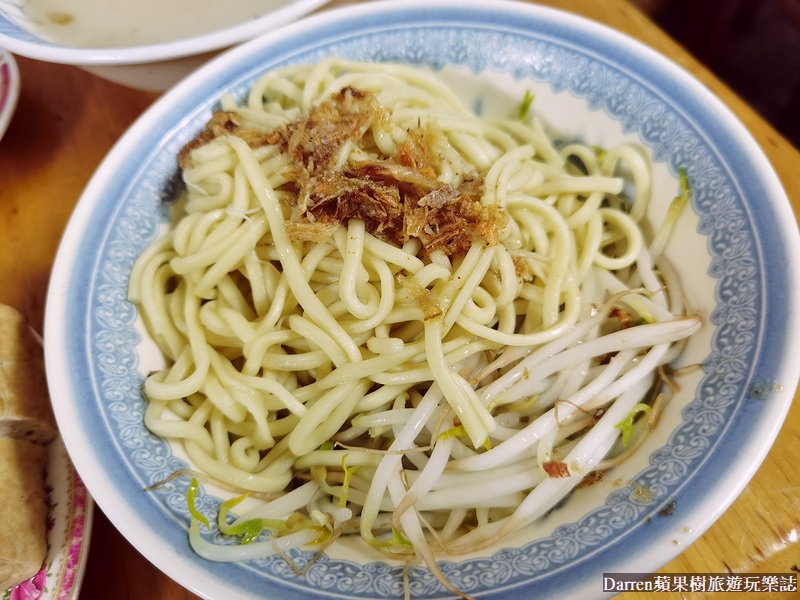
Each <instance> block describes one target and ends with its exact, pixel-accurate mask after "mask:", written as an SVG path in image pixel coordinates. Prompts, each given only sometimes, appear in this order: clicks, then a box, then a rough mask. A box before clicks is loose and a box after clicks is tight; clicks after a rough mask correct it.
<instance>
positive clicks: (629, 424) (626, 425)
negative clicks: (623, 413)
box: [614, 402, 650, 446]
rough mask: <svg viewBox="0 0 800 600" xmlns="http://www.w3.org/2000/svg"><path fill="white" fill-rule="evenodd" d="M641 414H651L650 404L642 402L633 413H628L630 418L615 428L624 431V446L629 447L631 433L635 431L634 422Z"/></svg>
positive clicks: (623, 420) (632, 410)
mask: <svg viewBox="0 0 800 600" xmlns="http://www.w3.org/2000/svg"><path fill="white" fill-rule="evenodd" d="M640 412H643V413H649V412H650V405H649V404H642V403H641V402H640V403H639V404H637V405H635V406H634V407H633V408H632V409H631V412H629V413H628V416H627V417H625V418H624V419H622V421H620V422H619V423H617V424H616V425H615V426H614V427H617V428H619V429H622V445H623V446H627V445H628V440H629V439H630V437H631V432H632V431H633V421H634V420H635V419H636V415H638V414H639V413H640Z"/></svg>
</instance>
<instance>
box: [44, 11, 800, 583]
mask: <svg viewBox="0 0 800 600" xmlns="http://www.w3.org/2000/svg"><path fill="white" fill-rule="evenodd" d="M793 222H794V221H793V219H792V217H791V209H790V208H789V204H788V201H787V199H786V197H785V194H784V193H783V191H782V189H781V187H780V184H779V182H778V180H777V177H776V176H775V174H774V172H773V171H772V169H771V167H770V166H769V164H768V163H767V161H766V159H765V157H764V156H763V154H762V153H761V152H760V150H759V149H758V147H757V146H756V145H755V143H754V142H753V140H752V139H751V138H750V137H749V135H748V134H747V132H746V131H745V130H744V128H743V127H742V126H741V124H739V123H738V122H737V121H736V120H735V118H734V117H733V116H732V115H731V114H730V113H729V112H728V110H727V109H726V108H725V107H724V106H722V104H721V103H720V102H719V101H718V100H717V99H715V98H714V97H713V96H712V95H711V94H710V93H709V92H708V91H707V90H705V89H704V88H703V87H702V86H701V85H700V84H699V83H698V82H696V81H695V80H694V79H693V78H691V77H690V76H689V75H687V74H686V73H685V72H683V71H682V70H680V69H679V68H678V67H676V66H675V65H673V64H672V63H670V62H669V61H667V60H666V59H664V58H663V57H660V56H659V55H657V54H655V53H654V52H652V51H650V50H648V49H647V48H645V47H643V46H642V45H640V44H638V43H637V42H634V41H632V40H630V39H628V38H626V37H624V36H621V35H620V34H618V33H615V32H613V31H611V30H609V29H606V28H604V27H601V26H599V25H597V24H594V23H592V22H589V21H586V20H583V19H580V18H577V17H575V16H571V15H567V14H564V13H561V12H558V11H552V10H548V9H543V8H540V7H536V6H529V5H521V4H516V3H502V2H498V3H491V4H490V3H482V2H467V3H464V2H460V3H453V2H447V1H445V2H442V1H426V2H403V3H378V4H374V5H365V6H359V7H355V8H349V9H343V10H341V11H332V12H330V13H328V14H324V15H319V16H316V17H314V18H311V19H308V20H306V21H303V22H300V23H297V24H295V25H292V26H291V27H288V28H286V29H285V30H284V31H282V32H280V33H277V34H274V35H272V36H270V37H269V38H262V39H259V40H256V41H253V42H251V43H248V44H246V45H244V46H242V47H240V48H237V49H235V50H233V51H230V52H229V53H226V54H225V55H223V56H221V57H219V58H218V59H216V60H215V61H213V62H212V63H209V64H208V65H207V66H205V67H203V68H202V69H201V70H200V71H198V72H197V73H195V74H194V75H192V76H191V77H189V78H187V79H186V80H185V81H184V82H182V83H181V84H180V85H179V86H177V87H176V88H175V89H173V90H172V91H171V92H170V93H169V94H167V95H166V96H165V97H164V98H162V99H161V100H160V101H159V102H157V103H156V104H155V105H154V106H153V107H152V108H151V109H150V110H149V111H148V112H147V113H145V115H143V117H142V118H141V119H140V120H139V121H138V122H137V123H136V124H135V125H134V126H133V127H132V128H131V130H130V131H129V132H128V133H127V134H126V135H125V136H124V137H123V138H122V139H121V140H120V142H119V143H118V144H117V146H116V147H115V148H114V150H113V151H112V152H111V153H110V155H109V156H108V157H107V158H106V160H105V161H104V163H103V164H102V165H101V167H100V168H99V170H98V172H97V174H96V175H95V177H94V178H93V180H92V181H91V183H90V184H89V186H88V187H87V189H86V191H85V193H84V196H83V197H82V199H81V201H80V202H79V204H78V206H77V208H76V211H75V213H74V215H73V217H72V220H71V221H70V225H69V227H68V229H67V231H66V233H65V236H64V239H63V241H62V244H61V248H60V250H59V254H58V258H57V261H56V264H55V267H54V270H53V273H54V275H53V278H52V281H51V286H50V291H49V296H48V305H47V321H46V331H45V334H46V335H45V339H46V351H47V363H48V378H49V382H50V385H51V389H52V390H53V395H54V404H55V406H56V413H57V418H58V420H59V425H60V428H61V430H62V431H63V432H64V439H65V442H66V444H67V447H68V449H69V451H70V453H71V455H72V457H73V460H74V462H75V464H76V466H77V468H78V469H79V471H80V473H81V476H82V478H83V479H84V480H85V481H86V484H87V486H88V488H89V490H90V491H91V493H92V495H93V496H94V497H95V498H96V501H97V502H98V504H99V505H100V507H101V508H102V509H103V511H104V512H105V513H106V514H107V515H108V516H109V518H110V519H111V521H112V522H113V523H114V524H115V526H116V527H117V528H119V529H120V531H121V532H122V533H123V534H124V535H125V536H126V537H127V538H128V539H129V540H130V541H131V543H132V544H133V545H134V546H135V547H136V548H137V549H138V550H139V551H141V552H142V553H143V554H144V555H145V556H146V557H147V558H148V559H149V560H151V561H152V562H154V563H155V564H156V565H157V566H158V567H159V568H161V569H162V570H164V571H165V572H166V573H167V574H168V575H170V576H171V577H173V578H174V579H176V580H177V581H178V582H180V583H181V584H183V585H185V586H186V587H187V588H189V589H191V590H193V591H194V592H196V593H198V594H200V595H202V596H204V597H208V598H226V599H227V598H263V597H267V598H277V597H291V598H297V599H301V598H312V597H318V596H319V595H320V594H322V595H327V596H332V597H348V598H394V597H403V596H404V595H405V596H406V597H411V598H446V597H454V596H461V597H487V598H488V597H491V598H514V597H520V595H529V594H532V593H533V590H535V592H536V594H537V596H541V597H553V598H573V597H574V598H585V597H591V596H595V595H600V594H601V593H602V592H601V591H600V590H601V587H600V586H601V579H602V574H603V573H604V572H641V573H648V572H652V571H655V570H656V569H658V568H659V567H660V566H662V565H663V564H664V563H666V562H667V561H668V560H670V559H671V558H672V557H674V556H675V555H676V554H677V553H679V552H680V551H681V550H682V549H683V548H684V547H686V546H687V545H688V544H690V543H691V542H692V541H693V540H694V539H695V538H696V537H697V536H699V535H700V534H701V533H702V532H703V531H704V530H705V529H706V528H707V527H708V526H709V525H710V524H711V523H712V522H713V520H714V519H715V518H716V516H718V515H719V514H720V513H721V510H722V508H724V507H726V506H727V505H729V504H730V503H731V502H732V501H733V500H734V499H735V497H736V496H737V495H738V493H739V492H740V491H741V490H742V488H743V487H744V485H746V482H747V481H748V480H749V478H750V477H751V476H752V474H753V473H754V472H755V469H756V468H757V467H758V465H759V463H760V462H761V460H762V459H763V457H764V456H765V454H766V452H767V450H768V449H769V446H770V444H771V443H772V441H773V440H774V438H775V435H777V431H778V429H779V428H780V424H781V422H782V420H783V418H784V416H785V414H786V411H787V410H788V406H789V404H790V402H791V399H792V395H793V390H794V386H795V385H796V382H797V377H798V366H797V365H795V364H790V363H789V361H788V360H787V358H786V357H787V356H788V349H789V348H790V347H791V346H792V344H793V341H792V340H793V339H796V338H797V334H798V333H799V332H798V329H800V325H798V321H797V317H796V316H795V315H794V314H793V311H792V310H791V309H792V307H794V306H795V305H796V303H797V297H796V294H797V292H796V290H797V289H798V286H797V285H796V282H797V280H798V265H797V263H796V260H795V258H794V257H795V256H797V252H798V250H800V241H798V235H797V231H796V228H793V226H792V225H791V224H792V223H793ZM776 286H779V287H780V289H782V290H787V291H786V292H785V293H782V294H774V293H770V294H767V290H768V289H769V290H774V289H776ZM665 509H666V510H665ZM667 514H670V515H671V516H669V517H667V516H660V515H667ZM576 569H579V572H580V573H581V577H575V572H576Z"/></svg>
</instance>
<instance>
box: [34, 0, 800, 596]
mask: <svg viewBox="0 0 800 600" xmlns="http://www.w3.org/2000/svg"><path fill="white" fill-rule="evenodd" d="M329 55H339V56H342V57H344V58H350V59H358V60H368V61H376V62H382V61H393V62H402V63H407V64H412V65H418V66H420V67H428V68H433V69H434V70H437V71H439V72H440V73H441V76H442V77H443V78H445V79H446V80H447V81H448V82H449V83H450V84H451V85H452V86H453V87H454V88H455V90H456V93H457V94H458V95H459V96H460V97H461V98H462V100H463V101H464V103H465V105H466V106H468V107H480V108H481V109H482V110H483V112H484V114H490V113H493V112H499V113H503V112H505V114H508V111H510V110H514V107H515V106H518V104H519V102H520V99H521V98H522V97H523V95H524V93H525V90H526V89H530V90H531V91H532V92H533V93H534V94H535V97H536V100H535V104H534V109H535V110H536V111H537V112H538V114H539V115H541V116H542V117H543V118H544V119H545V120H546V121H548V122H549V123H550V125H551V126H552V127H553V128H554V129H555V130H557V131H560V132H561V136H560V137H562V139H563V140H571V139H575V138H581V139H583V140H584V141H586V142H588V143H590V144H597V145H600V146H602V147H610V146H613V145H615V144H618V143H621V142H632V143H636V144H639V145H640V146H641V147H642V148H643V149H644V151H645V152H646V153H647V154H648V155H649V156H650V158H651V159H652V161H653V165H654V166H653V169H654V171H653V177H654V189H655V196H654V198H653V201H652V203H651V206H650V209H649V212H648V217H649V218H650V219H651V221H653V222H656V223H659V222H660V221H661V220H662V219H663V218H664V214H665V213H666V210H667V206H668V205H669V202H670V200H671V199H672V198H673V197H674V196H675V195H676V193H677V191H678V189H679V186H678V179H677V168H678V167H679V166H681V165H683V166H685V167H686V170H687V171H688V175H689V178H690V180H691V182H692V184H693V194H692V202H691V209H687V210H685V211H684V213H683V214H682V215H681V218H680V219H679V222H678V224H677V230H676V235H675V237H674V239H673V241H674V242H675V243H671V244H670V245H669V248H668V256H669V258H670V260H671V261H672V263H673V264H674V265H677V266H678V268H679V269H680V273H681V278H682V279H683V282H684V289H685V293H686V301H687V303H688V305H689V306H691V307H692V309H693V310H697V311H699V313H700V315H701V316H702V317H703V320H704V326H703V328H702V329H701V330H700V331H699V332H698V333H697V334H695V335H694V336H693V337H692V339H691V340H690V342H689V344H688V345H687V348H686V351H685V354H684V355H683V356H682V358H681V361H682V363H683V364H692V363H702V364H703V368H702V370H698V371H695V372H694V373H692V374H691V375H686V376H685V377H683V378H682V379H681V384H682V390H681V392H680V393H679V394H677V395H676V396H675V397H674V398H673V399H672V400H671V401H670V403H669V404H668V405H667V407H666V409H665V412H664V413H663V416H662V417H661V420H660V422H659V426H658V428H656V430H655V432H654V433H653V434H652V435H651V436H650V437H649V438H648V439H647V440H646V442H645V443H644V444H643V446H642V447H641V448H640V449H639V451H638V453H637V454H636V455H635V456H634V457H633V458H631V459H630V460H629V461H627V462H626V463H624V464H623V465H622V466H620V467H617V468H616V469H615V470H614V472H613V474H609V475H608V476H607V477H606V478H605V479H604V481H602V482H600V483H597V484H595V485H593V486H592V487H589V488H584V489H580V490H576V491H575V492H574V493H573V494H572V496H570V498H569V499H568V500H567V501H566V503H564V504H563V505H562V506H560V507H559V508H558V509H556V510H553V511H551V512H550V513H549V514H548V515H547V516H546V517H545V518H543V519H540V520H539V521H537V522H536V523H534V524H532V525H531V526H529V527H527V528H525V529H524V530H522V531H520V532H518V533H517V534H515V535H514V536H513V537H511V538H510V539H507V540H504V542H503V545H502V547H494V548H490V549H488V550H486V551H484V552H481V553H477V554H474V555H470V556H464V557H457V558H455V559H453V558H450V559H447V560H443V561H442V562H441V563H440V566H441V569H442V571H443V572H444V573H445V575H446V576H447V577H448V578H449V579H450V581H451V582H452V583H453V584H454V585H456V586H457V587H458V588H459V589H461V590H463V591H464V592H467V593H469V594H472V595H475V596H480V597H482V598H488V597H492V598H508V599H512V598H521V597H533V596H534V595H535V596H536V597H538V598H559V599H565V598H576V599H577V598H580V599H584V598H591V597H597V596H603V593H602V591H601V589H602V587H601V586H602V574H603V573H604V572H643V573H644V572H652V571H655V570H656V569H658V568H659V567H660V566H661V565H663V564H665V563H666V562H668V561H669V560H670V559H671V558H673V557H674V556H675V555H677V554H678V553H679V552H681V551H682V550H683V549H684V548H686V547H687V546H688V545H689V544H691V543H692V542H693V541H694V540H695V539H696V538H697V537H698V536H699V535H700V534H701V533H702V532H703V531H704V530H705V529H706V528H707V527H708V526H709V525H710V524H711V523H712V522H713V521H714V520H715V519H716V518H717V517H718V516H719V515H721V514H722V512H723V511H724V509H725V508H726V507H727V506H728V505H729V504H730V503H731V502H732V501H733V500H734V499H735V498H736V496H737V495H738V494H739V493H740V492H741V490H742V489H743V488H744V486H745V485H746V483H747V481H748V480H749V479H750V477H751V476H752V475H753V473H754V472H755V470H756V468H757V467H758V465H759V463H760V462H761V461H762V459H763V458H764V456H765V455H766V453H767V451H768V449H769V447H770V445H771V443H772V441H773V440H774V439H775V436H776V435H777V432H778V430H779V428H780V425H781V422H782V420H783V418H784V417H785V415H786V412H787V410H788V407H789V404H790V403H791V400H792V396H793V390H794V388H795V386H796V384H797V379H798V373H799V372H800V362H798V361H797V360H795V359H793V358H792V357H793V356H796V351H797V343H798V342H797V341H798V340H800V317H798V312H797V310H796V307H797V306H798V305H799V304H800V297H799V296H798V290H800V262H798V257H800V239H799V237H798V231H797V227H796V224H795V223H796V221H795V218H794V216H793V215H792V211H791V208H790V206H789V203H788V201H787V198H786V196H785V194H784V192H783V190H782V188H781V185H780V183H779V181H778V179H777V177H776V176H775V173H774V172H773V170H772V168H771V167H770V165H769V163H768V162H767V160H766V158H765V157H764V155H763V154H762V152H761V151H760V149H759V148H758V146H757V145H756V143H755V142H754V141H753V139H752V138H751V137H750V135H749V134H748V133H747V131H746V130H745V129H744V127H743V126H742V125H741V124H740V123H739V122H738V121H737V120H736V118H735V117H734V116H733V115H732V114H731V113H730V111H728V109H727V108H725V106H723V105H722V103H721V102H720V101H719V100H718V99H717V98H715V97H714V96H713V95H712V94H711V93H710V92H709V91H708V90H707V89H705V88H704V87H703V86H702V85H701V84H700V83H698V82H697V81H696V80H695V79H694V78H692V77H691V76H690V75H688V74H687V73H686V72H685V71H683V70H682V69H680V68H679V67H677V66H676V65H675V64H673V63H671V62H669V61H668V60H666V59H665V58H663V57H662V56H660V55H658V54H656V53H655V52H653V51H652V50H650V49H648V48H646V47H645V46H643V45H642V44H640V43H638V42H635V41H633V40H631V39H630V38H627V37H625V36H623V35H621V34H619V33H617V32H615V31H612V30H610V29H608V28H605V27H602V26H600V25H598V24H596V23H593V22H590V21H587V20H584V19H581V18H578V17H576V16H574V15H569V14H566V13H562V12H557V11H552V10H548V9H544V8H541V7H537V6H535V5H528V4H517V3H507V2H478V1H475V0H459V1H458V2H445V1H443V0H412V1H404V2H394V3H393V2H389V3H376V4H366V5H361V6H358V7H353V8H352V9H344V10H341V11H330V12H326V13H322V14H320V15H317V16H315V17H313V18H310V19H307V20H304V21H302V22H298V23H295V24H293V25H290V26H288V27H286V28H284V29H283V30H281V31H279V32H276V33H274V34H271V35H270V36H269V37H263V38H260V39H258V40H255V41H253V42H251V43H248V44H246V45H243V46H241V47H239V48H235V49H233V50H232V51H230V52H228V53H226V54H225V55H224V56H221V57H219V58H218V59H216V60H214V61H213V62H211V63H209V64H208V65H206V66H205V67H203V68H202V69H201V70H199V71H198V72H196V73H195V74H193V75H192V76H190V77H189V78H187V79H186V80H184V81H183V82H182V83H181V84H179V85H178V86H177V87H176V88H174V89H173V90H172V91H171V92H170V93H168V94H167V95H165V96H164V97H163V98H162V99H160V100H159V101H158V102H157V103H156V104H154V105H153V107H152V108H151V109H150V110H148V112H147V113H146V114H145V115H144V116H143V117H142V118H141V119H140V120H139V121H138V122H137V123H136V124H135V125H134V126H133V127H132V128H131V130H130V131H129V132H128V133H127V134H126V135H125V136H124V137H123V138H122V139H121V140H120V141H119V143H118V144H117V146H116V147H115V148H114V149H113V150H112V152H111V153H110V155H109V156H108V157H107V158H106V160H105V161H104V162H103V164H102V165H101V166H100V168H99V170H98V171H97V173H96V175H95V176H94V178H93V179H92V181H91V183H90V184H89V186H88V187H87V189H86V191H85V193H84V195H83V197H82V198H81V200H80V202H79V204H78V206H77V208H76V210H75V213H74V215H73V217H72V220H71V221H70V224H69V227H68V229H67V231H66V233H65V235H64V238H63V241H62V244H61V248H60V250H59V253H58V257H57V260H56V263H55V266H54V269H53V278H52V280H51V284H50V290H49V295H48V300H47V314H46V330H45V334H46V335H45V339H46V352H47V366H48V379H49V382H50V386H51V389H52V394H53V398H54V404H55V406H56V414H57V417H58V421H59V425H60V427H61V430H62V431H63V432H64V438H65V441H66V444H67V447H68V449H69V451H70V453H71V455H72V457H73V460H74V461H75V463H76V465H77V467H78V469H79V471H80V473H81V476H82V477H83V478H84V480H85V481H86V484H87V486H88V487H89V490H90V491H91V493H92V495H93V496H94V497H95V499H96V501H97V502H98V504H99V505H100V506H101V508H102V509H103V511H104V512H105V513H106V514H107V515H108V516H109V518H110V519H111V521H112V522H113V523H114V524H115V526H116V527H118V528H119V529H120V531H121V532H122V533H123V534H124V535H125V536H126V537H127V538H128V539H129V540H130V541H131V543H132V544H133V545H134V546H136V548H137V549H138V550H139V551H141V552H142V553H143V554H144V555H145V556H146V557H148V558H149V559H150V560H151V561H152V562H154V563H155V564H156V565H157V566H158V567H160V568H161V569H163V570H164V571H165V572H166V573H167V574H168V575H170V576H171V577H173V578H175V579H176V580H177V581H179V582H180V583H182V584H183V585H185V586H186V587H188V588H190V589H192V590H193V591H195V592H196V593H198V594H200V595H202V596H204V597H208V598H214V599H220V600H222V599H225V600H228V599H244V598H264V597H266V598H271V599H277V598H280V599H282V600H307V599H309V598H315V597H319V596H318V594H323V595H326V596H331V597H339V598H343V597H347V598H393V597H402V592H403V586H402V577H401V566H398V565H389V564H386V563H385V562H383V561H382V560H381V559H380V557H377V558H376V556H375V554H372V553H371V552H369V551H366V550H365V548H366V547H365V546H361V545H359V544H357V543H356V541H358V542H360V540H352V541H349V542H348V541H341V542H337V543H336V544H334V545H333V546H332V547H331V548H330V549H329V551H328V552H327V553H326V556H325V557H323V558H322V559H321V560H319V561H318V562H317V563H315V564H314V566H313V567H312V568H311V569H310V570H309V572H308V573H307V574H306V575H305V576H304V577H302V578H298V577H295V576H294V575H293V574H292V573H291V571H290V570H289V568H288V566H287V564H286V563H285V562H283V560H281V559H274V560H273V559H267V560H262V561H254V562H250V563H246V564H220V563H210V562H207V561H205V560H203V559H201V558H199V557H198V556H197V555H195V554H194V553H193V551H192V550H191V548H190V547H189V545H188V540H187V531H186V530H187V527H188V524H189V514H188V510H187V506H186V499H185V493H186V487H187V482H186V481H185V480H182V481H179V482H178V483H176V484H174V485H172V484H171V485H170V486H168V487H165V488H164V489H160V490H158V491H156V492H152V493H149V494H146V493H144V492H142V488H143V487H145V486H147V485H150V484H152V483H154V482H156V481H159V480H161V479H163V478H164V477H166V476H168V475H169V474H171V473H172V472H173V471H175V470H177V469H179V468H182V467H185V466H186V462H185V461H184V459H183V458H182V457H181V455H180V452H179V451H178V450H177V449H176V448H174V447H173V446H171V445H170V444H169V443H167V442H166V441H164V440H162V439H159V438H156V437H154V436H152V435H151V434H149V433H148V431H147V430H146V429H145V427H144V425H143V424H142V417H143V412H144V407H145V403H144V400H143V399H142V397H141V395H140V386H141V384H142V382H143V380H144V375H145V374H146V373H147V372H148V371H149V370H150V369H152V368H154V367H155V366H157V365H158V363H159V362H160V361H161V360H162V359H161V357H160V356H158V355H154V354H153V351H154V348H155V346H154V345H153V344H152V343H150V342H149V340H148V339H147V334H146V332H145V331H144V329H143V328H142V327H141V320H140V319H138V316H137V311H136V309H135V307H134V306H132V305H131V304H130V303H128V302H127V300H126V286H127V282H128V274H129V272H130V269H131V266H132V264H133V261H134V260H135V258H136V257H137V256H138V255H139V254H140V253H141V252H142V250H143V249H144V248H145V247H146V246H147V245H148V244H149V243H151V242H152V241H153V240H154V239H155V238H156V237H157V236H158V235H160V234H162V233H163V232H164V230H165V228H166V227H167V223H168V222H169V217H170V206H171V200H172V199H174V198H175V197H176V193H177V192H178V189H179V188H180V186H181V185H182V184H181V179H180V177H179V173H178V171H177V166H176V161H175V155H176V153H177V152H178V150H179V149H180V148H181V147H182V146H183V145H184V144H185V143H186V142H187V141H188V140H190V139H191V138H192V137H194V136H195V134H196V133H197V132H198V131H200V130H202V129H203V127H204V125H205V122H206V121H207V119H208V118H209V116H210V114H211V111H212V110H214V108H215V107H217V106H218V100H219V98H220V96H221V95H222V94H223V93H230V94H232V95H233V96H234V97H235V98H237V99H241V98H242V97H243V96H244V95H245V94H246V91H247V90H248V89H249V88H250V86H251V85H252V84H253V83H254V81H255V80H256V79H257V78H258V77H259V75H260V74H262V73H264V72H265V71H268V70H271V69H274V68H277V67H280V66H284V65H289V64H298V63H310V62H316V61H318V60H320V59H321V58H323V57H325V56H329ZM793 353H794V354H793ZM219 502H220V499H219V498H217V497H215V496H214V494H213V493H212V492H211V491H206V492H202V493H201V494H200V496H199V497H198V504H199V506H200V508H201V510H203V511H204V512H206V514H207V515H209V516H211V517H212V520H213V516H214V515H215V514H216V510H217V509H218V507H219ZM665 507H670V508H671V510H672V516H660V511H662V509H664V508H665ZM217 539H221V538H220V536H217ZM292 554H293V556H294V558H295V560H296V561H297V562H298V563H299V564H301V565H302V564H303V563H304V562H305V561H308V560H309V557H310V556H312V555H313V552H310V551H299V550H298V551H293V552H292ZM411 593H412V597H413V598H415V599H433V598H443V597H450V594H449V593H448V592H447V591H446V590H444V589H443V588H442V586H441V585H440V584H439V582H438V581H436V580H435V579H434V578H433V577H432V576H431V574H430V573H429V572H428V570H427V569H425V568H415V569H414V570H413V572H412V575H411Z"/></svg>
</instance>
